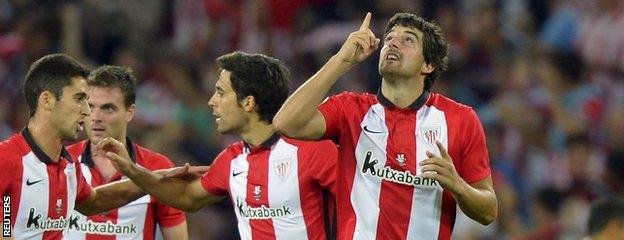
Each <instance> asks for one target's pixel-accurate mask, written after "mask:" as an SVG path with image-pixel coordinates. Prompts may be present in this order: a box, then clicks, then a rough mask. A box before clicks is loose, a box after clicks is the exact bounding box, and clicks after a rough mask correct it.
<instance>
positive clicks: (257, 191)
mask: <svg viewBox="0 0 624 240" xmlns="http://www.w3.org/2000/svg"><path fill="white" fill-rule="evenodd" d="M253 194H254V199H256V201H258V200H260V197H261V196H262V195H261V194H262V190H261V189H260V186H254V191H253Z"/></svg>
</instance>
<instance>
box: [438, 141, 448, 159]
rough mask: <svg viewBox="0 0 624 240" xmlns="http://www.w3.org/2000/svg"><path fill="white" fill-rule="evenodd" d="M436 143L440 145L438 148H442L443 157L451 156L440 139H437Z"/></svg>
mask: <svg viewBox="0 0 624 240" xmlns="http://www.w3.org/2000/svg"><path fill="white" fill-rule="evenodd" d="M436 145H438V149H439V150H440V155H442V157H443V158H450V156H449V155H448V152H447V151H446V148H444V146H443V145H442V143H441V142H440V141H436Z"/></svg>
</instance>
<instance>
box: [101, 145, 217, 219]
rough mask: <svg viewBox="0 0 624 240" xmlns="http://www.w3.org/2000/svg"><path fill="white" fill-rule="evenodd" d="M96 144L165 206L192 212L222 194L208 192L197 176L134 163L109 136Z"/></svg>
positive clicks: (210, 202) (215, 199) (123, 148)
mask: <svg viewBox="0 0 624 240" xmlns="http://www.w3.org/2000/svg"><path fill="white" fill-rule="evenodd" d="M96 147H97V148H101V149H104V150H105V151H106V157H108V158H109V159H110V160H111V161H112V162H113V164H115V166H117V168H118V169H119V170H120V171H121V172H122V173H124V175H125V176H126V177H128V178H130V179H131V180H132V182H134V183H135V184H136V185H138V186H139V187H141V188H142V189H144V190H145V191H147V193H149V194H150V195H152V196H153V197H155V198H156V199H158V200H159V201H161V202H163V203H166V204H167V205H169V206H172V207H175V208H177V209H181V210H184V211H186V212H194V211H197V210H199V209H201V208H202V207H204V206H206V205H209V204H212V203H214V202H216V201H219V200H220V199H221V198H222V197H221V196H213V195H211V194H210V193H208V192H207V191H206V190H205V189H204V187H203V186H202V185H201V179H199V178H195V179H193V180H190V181H189V180H185V179H182V178H171V177H165V176H163V175H161V174H158V173H154V172H151V171H149V170H147V169H144V168H142V167H140V166H138V165H136V164H134V163H133V162H132V161H131V160H130V156H129V155H128V151H127V150H126V148H125V146H124V145H123V144H122V143H121V142H119V141H117V140H115V139H113V138H105V139H104V140H102V141H100V142H99V143H98V145H97V146H96Z"/></svg>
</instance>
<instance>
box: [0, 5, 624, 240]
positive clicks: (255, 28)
mask: <svg viewBox="0 0 624 240" xmlns="http://www.w3.org/2000/svg"><path fill="white" fill-rule="evenodd" d="M366 11H371V12H372V13H373V18H372V23H371V29H373V32H374V33H375V34H377V36H378V37H379V36H380V35H381V34H382V30H383V27H384V25H385V23H386V22H387V20H388V19H389V18H390V17H391V16H392V15H393V14H394V13H395V12H401V11H407V12H413V13H418V14H421V15H422V16H424V17H425V18H426V19H428V20H435V21H436V22H437V23H438V25H440V26H441V28H442V30H443V32H444V33H445V35H446V39H447V42H448V43H450V47H451V48H450V49H451V53H450V62H449V71H448V72H446V73H443V74H442V76H441V79H439V80H438V81H437V82H436V83H435V84H434V87H433V90H434V91H436V92H441V93H444V94H446V95H447V96H450V97H452V98H453V99H455V100H457V101H459V102H462V103H465V104H468V105H471V106H472V107H474V108H475V109H476V110H477V112H478V113H479V116H480V118H481V121H482V122H483V124H484V127H485V131H486V134H487V137H488V145H489V151H490V152H489V153H490V159H491V166H492V170H493V179H494V184H495V189H496V192H497V195H498V199H499V202H500V203H499V207H500V211H499V219H498V220H497V221H496V222H495V223H494V224H492V225H490V226H488V227H483V226H480V225H478V224H477V223H475V222H472V221H471V220H467V219H466V218H463V217H460V218H459V219H458V221H457V223H456V228H455V232H454V238H455V239H514V240H515V239H580V238H582V236H583V235H584V234H585V232H586V222H587V218H588V215H589V205H590V204H591V203H592V202H593V201H594V200H596V199H599V198H602V197H605V196H622V195H624V1H621V0H595V1H594V0H546V1H540V0H523V1H520V0H498V1H497V0H470V1H469V0H455V1H434V0H422V1H403V0H158V1H157V0H132V1H125V0H109V1H97V0H46V1H43V0H42V1H28V0H0V138H2V139H4V138H7V137H8V136H9V135H11V134H12V133H14V132H16V131H19V130H20V129H21V128H23V127H24V126H25V123H26V120H27V115H28V112H27V110H26V107H25V103H24V100H23V97H22V95H21V84H22V81H23V79H24V77H25V74H26V72H27V70H28V69H27V68H28V66H29V65H30V63H32V62H33V61H34V60H36V59H38V58H39V57H41V56H43V55H45V54H48V53H53V52H64V53H67V54H69V55H71V56H73V57H76V58H77V59H79V60H80V61H81V62H83V63H85V64H88V65H89V66H92V67H95V66H99V65H102V64H115V65H123V66H129V67H131V68H132V69H133V70H134V72H135V74H136V75H137V76H138V79H139V80H140V87H139V90H138V92H137V106H138V112H137V116H136V117H135V119H134V120H133V122H132V123H131V124H130V129H129V136H130V137H132V138H133V139H134V141H135V142H137V143H140V144H142V145H144V146H146V147H148V148H150V149H154V150H156V151H158V152H161V153H164V154H165V155H167V156H169V157H170V158H171V159H172V160H173V161H175V163H176V164H178V165H180V164H183V163H185V162H189V163H192V164H196V165H197V164H201V165H206V164H210V163H211V161H212V160H213V158H214V157H215V156H216V154H218V153H219V152H220V150H221V149H222V148H223V147H224V146H227V144H229V143H231V142H232V141H236V140H237V139H236V138H234V137H231V136H224V135H219V134H217V133H216V132H215V131H214V129H213V121H214V119H213V117H212V111H211V110H210V109H209V107H208V105H207V102H208V99H209V98H210V96H211V95H212V93H213V85H214V82H215V80H216V78H217V76H218V74H217V73H218V69H216V67H215V64H214V59H215V58H216V57H218V56H220V55H222V54H225V53H228V52H231V51H235V50H242V51H246V52H254V53H264V54H267V55H270V56H274V57H277V58H279V59H281V60H283V61H285V62H286V64H287V65H288V66H289V67H290V69H291V72H292V77H293V78H292V88H293V89H294V88H296V87H297V86H299V85H300V84H301V83H303V82H304V81H305V80H306V79H307V78H308V77H310V76H311V75H312V74H314V72H315V71H316V70H318V69H319V68H320V66H321V64H323V63H324V62H325V61H326V60H327V59H328V57H329V56H331V55H332V54H334V53H335V52H336V51H337V49H338V48H339V47H340V46H341V44H342V42H343V41H344V40H345V39H346V37H347V35H348V34H349V33H350V32H352V31H355V30H356V29H357V27H358V26H359V23H360V22H361V19H362V18H363V16H364V15H365V13H366ZM377 62H378V55H377V56H375V55H373V56H372V57H370V58H369V59H368V60H366V61H365V62H363V63H362V64H360V65H359V66H357V67H356V68H354V69H352V70H351V71H350V72H349V73H348V74H347V75H346V76H345V77H343V79H342V80H341V81H339V82H338V84H337V86H338V87H335V88H334V89H333V92H334V93H336V92H339V91H342V90H345V89H349V90H354V91H371V92H376V91H377V88H378V87H379V84H380V76H379V74H378V73H377ZM188 223H189V231H190V235H191V238H192V239H236V238H238V236H237V235H236V234H237V233H236V221H235V219H234V214H233V212H232V209H231V205H230V203H228V202H227V201H223V202H221V203H219V204H217V205H214V206H212V207H209V208H205V209H203V210H201V211H199V212H197V213H194V214H189V221H188Z"/></svg>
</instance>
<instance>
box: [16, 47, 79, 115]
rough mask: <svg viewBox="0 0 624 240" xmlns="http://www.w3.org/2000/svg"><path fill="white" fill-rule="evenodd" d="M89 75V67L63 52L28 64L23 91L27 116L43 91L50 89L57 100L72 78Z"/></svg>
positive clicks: (35, 106)
mask: <svg viewBox="0 0 624 240" xmlns="http://www.w3.org/2000/svg"><path fill="white" fill-rule="evenodd" d="M88 75H89V69H88V68H87V67H86V66H84V65H82V64H81V63H79V62H78V61H76V59H74V58H72V57H70V56H68V55H65V54H50V55H46V56H44V57H42V58H40V59H39V60H37V61H35V62H34V63H33V64H32V65H30V69H29V70H28V73H27V74H26V80H25V81H24V85H23V88H24V89H23V91H24V98H25V99H26V104H27V105H28V111H29V116H30V117H33V116H34V115H35V112H36V110H37V100H38V98H39V95H41V93H43V92H44V91H50V92H51V93H52V94H54V97H55V98H56V99H57V100H59V99H61V97H62V96H63V87H66V86H69V85H71V84H72V78H74V77H84V78H86V77H87V76H88Z"/></svg>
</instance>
